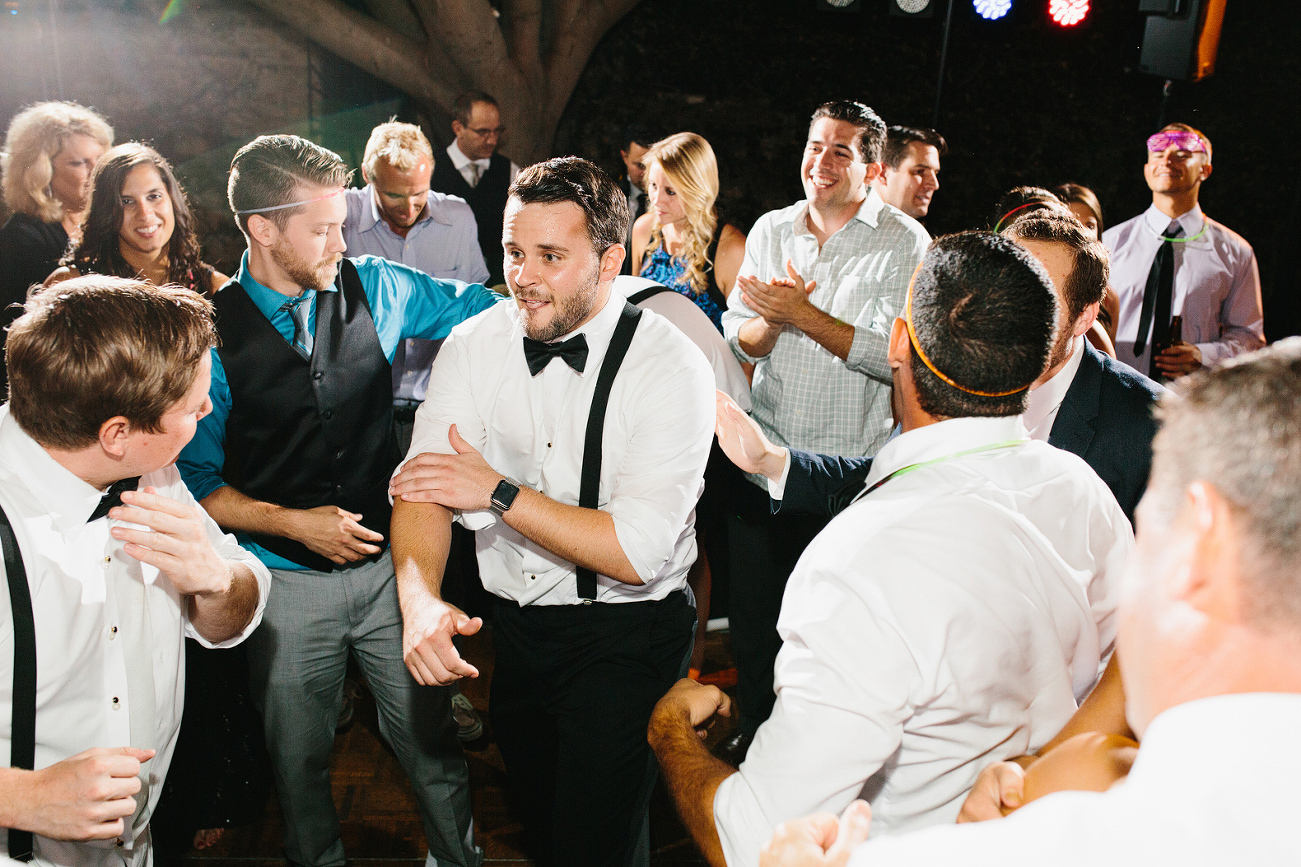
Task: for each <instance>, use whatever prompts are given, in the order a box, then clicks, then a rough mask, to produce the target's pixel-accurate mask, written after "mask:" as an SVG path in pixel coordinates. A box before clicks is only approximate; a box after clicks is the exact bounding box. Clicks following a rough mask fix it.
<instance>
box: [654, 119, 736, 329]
mask: <svg viewBox="0 0 1301 867" xmlns="http://www.w3.org/2000/svg"><path fill="white" fill-rule="evenodd" d="M644 161H645V163H646V196H647V198H648V201H649V202H650V208H649V210H647V212H646V213H645V214H643V215H642V216H641V217H639V218H638V220H637V222H636V223H635V224H634V225H633V229H632V273H634V274H638V275H640V276H642V277H646V278H648V279H650V280H654V281H655V282H657V283H662V284H664V285H665V286H668V287H669V288H671V289H674V290H676V291H678V292H681V293H682V294H683V295H686V296H687V297H688V298H690V299H691V300H692V301H695V302H696V304H697V305H698V306H699V307H700V309H701V310H703V311H704V312H705V314H706V315H707V316H708V317H709V318H710V320H711V321H712V322H713V323H714V327H716V328H717V329H718V330H719V331H722V330H723V324H722V316H723V310H725V309H726V308H727V296H728V295H729V294H730V293H731V291H732V286H733V285H735V283H736V275H737V272H738V271H740V269H741V260H742V259H743V258H744V257H745V234H744V233H742V232H741V230H739V229H737V228H736V227H735V226H733V225H731V224H729V223H722V221H721V220H719V218H718V209H717V208H716V207H715V206H714V202H715V201H716V200H717V199H718V162H717V160H715V158H714V149H713V148H711V147H710V146H709V142H707V141H705V140H704V139H703V138H701V137H700V136H698V135H696V134H695V133H691V132H680V133H677V134H676V135H671V136H669V137H668V138H666V139H664V140H662V141H659V142H656V143H655V144H654V145H652V146H651V148H650V150H649V151H647V153H646V156H645V158H644ZM720 223H722V224H721V225H720Z"/></svg>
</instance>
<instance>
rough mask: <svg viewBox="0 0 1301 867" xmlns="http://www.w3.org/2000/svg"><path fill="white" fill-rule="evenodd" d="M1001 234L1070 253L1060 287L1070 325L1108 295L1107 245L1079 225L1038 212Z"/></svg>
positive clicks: (1109, 276) (1109, 266)
mask: <svg viewBox="0 0 1301 867" xmlns="http://www.w3.org/2000/svg"><path fill="white" fill-rule="evenodd" d="M1003 234H1004V235H1006V236H1007V237H1009V238H1011V239H1012V240H1013V241H1042V242H1044V243H1048V244H1061V245H1062V246H1064V247H1066V248H1067V249H1068V250H1069V251H1070V253H1071V273H1070V276H1069V277H1067V278H1066V285H1064V286H1063V287H1062V297H1063V298H1064V299H1065V301H1066V312H1067V313H1068V314H1070V319H1071V321H1072V322H1074V321H1075V320H1076V319H1079V318H1080V314H1081V313H1083V312H1084V308H1086V307H1088V306H1089V305H1090V304H1097V303H1099V302H1100V301H1102V299H1103V297H1104V296H1105V295H1106V294H1107V282H1108V281H1109V280H1110V279H1111V256H1110V254H1109V253H1108V252H1107V248H1106V245H1104V244H1103V243H1102V242H1101V241H1099V240H1098V239H1096V238H1094V237H1092V236H1090V235H1089V234H1088V233H1087V232H1085V231H1084V229H1083V228H1082V227H1081V226H1080V224H1079V222H1078V221H1076V220H1067V219H1065V218H1064V217H1057V216H1049V215H1046V214H1044V213H1042V212H1041V213H1038V214H1035V215H1034V216H1033V217H1027V218H1026V219H1024V220H1017V221H1015V222H1014V223H1012V225H1010V226H1008V227H1007V228H1006V229H1004V230H1003Z"/></svg>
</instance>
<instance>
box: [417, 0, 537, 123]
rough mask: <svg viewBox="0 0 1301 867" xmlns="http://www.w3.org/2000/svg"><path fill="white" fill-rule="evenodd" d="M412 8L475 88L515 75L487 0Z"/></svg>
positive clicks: (440, 0)
mask: <svg viewBox="0 0 1301 867" xmlns="http://www.w3.org/2000/svg"><path fill="white" fill-rule="evenodd" d="M508 2H509V0H508ZM412 5H413V6H414V7H415V10H416V14H417V15H418V16H420V20H421V22H423V23H424V25H425V28H426V29H427V30H428V31H429V32H430V36H431V37H433V36H434V34H437V40H438V43H439V44H440V45H441V46H442V47H443V50H444V51H446V52H447V54H448V55H449V57H451V58H452V62H454V63H455V64H456V65H457V66H458V67H459V68H460V69H461V70H462V71H463V75H464V76H465V77H466V78H467V79H468V80H469V81H471V82H474V83H475V86H477V87H483V86H484V84H485V83H486V82H491V81H498V80H500V79H501V78H502V77H503V76H507V75H510V74H511V73H518V69H517V68H516V67H515V66H514V64H512V63H511V57H510V54H509V52H507V50H506V40H505V38H504V37H503V36H502V32H501V26H500V25H499V24H498V23H497V16H495V15H493V14H492V7H491V6H490V5H488V0H414V2H413V4H412ZM488 89H491V88H488ZM453 98H455V95H453ZM449 107H450V103H449Z"/></svg>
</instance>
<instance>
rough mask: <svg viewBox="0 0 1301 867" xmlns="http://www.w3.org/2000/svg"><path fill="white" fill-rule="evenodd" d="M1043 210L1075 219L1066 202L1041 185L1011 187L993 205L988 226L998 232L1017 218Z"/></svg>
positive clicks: (1023, 217)
mask: <svg viewBox="0 0 1301 867" xmlns="http://www.w3.org/2000/svg"><path fill="white" fill-rule="evenodd" d="M1043 211H1049V212H1052V213H1054V214H1058V215H1061V216H1066V217H1070V218H1071V219H1072V220H1073V219H1075V216H1074V215H1073V214H1072V213H1071V209H1070V208H1068V207H1066V203H1065V202H1063V201H1062V200H1061V199H1059V198H1057V196H1055V195H1053V193H1051V192H1050V191H1048V190H1046V189H1044V188H1043V187H1030V186H1025V187H1013V188H1012V189H1010V190H1008V191H1007V192H1006V193H1004V194H1003V195H1002V196H1000V197H999V199H998V204H996V205H994V217H993V219H992V220H990V221H989V227H990V228H991V229H993V230H994V231H995V232H998V231H1001V230H1003V229H1006V228H1007V227H1008V226H1010V225H1011V224H1012V223H1013V222H1015V221H1017V220H1024V219H1025V218H1026V217H1029V216H1030V215H1032V214H1038V213H1041V212H1043Z"/></svg>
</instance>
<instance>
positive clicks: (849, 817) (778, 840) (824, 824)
mask: <svg viewBox="0 0 1301 867" xmlns="http://www.w3.org/2000/svg"><path fill="white" fill-rule="evenodd" d="M871 824H872V808H871V807H869V806H868V805H867V804H866V803H864V802H863V801H854V802H853V803H852V804H850V805H849V806H848V807H846V808H845V812H843V813H841V814H840V818H839V819H837V818H836V817H835V816H832V815H831V814H829V813H814V814H813V815H811V816H805V817H804V818H802V819H795V820H793V821H790V822H783V823H782V824H780V825H778V826H777V830H776V831H775V832H774V833H773V835H772V839H771V840H769V841H768V845H767V846H765V847H764V848H763V851H762V852H760V853H759V867H843V865H845V864H847V863H848V862H849V856H850V854H851V853H852V852H853V851H854V847H856V846H858V845H859V844H860V843H862V842H863V841H865V840H866V839H867V833H868V830H869V828H870V827H871Z"/></svg>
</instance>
